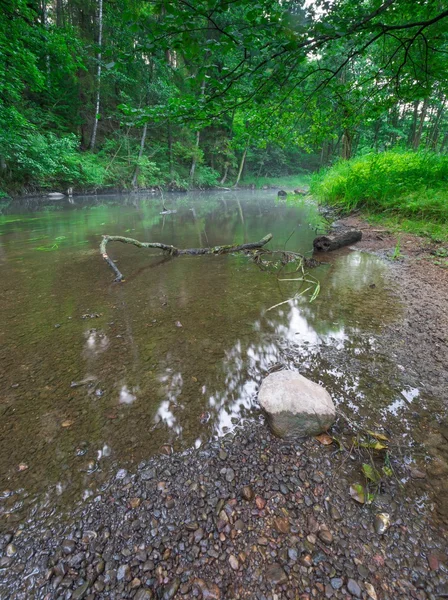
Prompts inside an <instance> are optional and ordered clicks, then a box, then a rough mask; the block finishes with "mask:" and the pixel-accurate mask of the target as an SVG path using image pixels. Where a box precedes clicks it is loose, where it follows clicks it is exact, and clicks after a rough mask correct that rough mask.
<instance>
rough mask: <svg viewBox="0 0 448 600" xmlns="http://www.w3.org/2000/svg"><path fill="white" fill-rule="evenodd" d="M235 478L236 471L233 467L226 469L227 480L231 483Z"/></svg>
mask: <svg viewBox="0 0 448 600" xmlns="http://www.w3.org/2000/svg"><path fill="white" fill-rule="evenodd" d="M234 479H235V471H234V470H233V469H227V471H226V481H228V482H229V483H232V481H233V480H234Z"/></svg>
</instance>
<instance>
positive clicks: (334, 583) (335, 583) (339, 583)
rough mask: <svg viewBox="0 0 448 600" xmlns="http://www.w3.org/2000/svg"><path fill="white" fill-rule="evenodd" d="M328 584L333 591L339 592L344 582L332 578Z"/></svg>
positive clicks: (338, 578) (337, 578)
mask: <svg viewBox="0 0 448 600" xmlns="http://www.w3.org/2000/svg"><path fill="white" fill-rule="evenodd" d="M330 583H331V587H332V588H333V589H334V590H339V589H340V588H341V587H342V585H343V583H344V582H343V581H342V579H341V578H340V577H333V579H330Z"/></svg>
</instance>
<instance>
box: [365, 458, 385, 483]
mask: <svg viewBox="0 0 448 600" xmlns="http://www.w3.org/2000/svg"><path fill="white" fill-rule="evenodd" d="M362 471H363V473H364V475H365V476H366V479H370V481H373V483H379V482H380V481H381V475H380V474H379V473H378V471H377V470H376V469H375V468H374V467H372V465H368V464H366V463H363V465H362Z"/></svg>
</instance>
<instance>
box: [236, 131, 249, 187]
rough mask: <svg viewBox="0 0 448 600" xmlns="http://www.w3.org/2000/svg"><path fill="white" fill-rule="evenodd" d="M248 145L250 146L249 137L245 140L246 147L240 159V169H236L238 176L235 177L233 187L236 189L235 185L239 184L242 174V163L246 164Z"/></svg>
mask: <svg viewBox="0 0 448 600" xmlns="http://www.w3.org/2000/svg"><path fill="white" fill-rule="evenodd" d="M249 144H250V137H249V139H248V140H247V144H246V147H245V148H244V152H243V156H242V157H241V162H240V168H239V169H238V175H237V176H236V181H235V187H237V185H238V184H239V182H240V179H241V175H242V173H243V169H244V163H245V162H246V156H247V151H248V149H249Z"/></svg>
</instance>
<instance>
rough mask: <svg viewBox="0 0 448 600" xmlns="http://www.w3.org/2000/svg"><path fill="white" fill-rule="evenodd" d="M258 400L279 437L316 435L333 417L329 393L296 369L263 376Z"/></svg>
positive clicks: (334, 414)
mask: <svg viewBox="0 0 448 600" xmlns="http://www.w3.org/2000/svg"><path fill="white" fill-rule="evenodd" d="M258 401H259V403H260V406H261V408H262V409H263V410H264V411H265V413H266V415H267V418H268V423H269V426H270V428H271V431H272V433H274V434H275V435H277V436H279V437H282V438H294V437H304V436H306V435H318V434H319V433H322V432H323V431H326V430H327V429H328V428H329V427H331V425H332V424H333V423H334V421H335V419H336V409H335V406H334V403H333V400H332V399H331V396H330V394H329V393H328V392H327V390H326V389H325V388H323V387H322V386H321V385H319V384H317V383H314V382H313V381H310V380H309V379H307V378H306V377H303V376H302V375H300V374H299V373H296V372H295V371H277V372H276V373H271V374H270V375H268V376H267V377H266V379H264V380H263V382H262V384H261V387H260V391H259V392H258Z"/></svg>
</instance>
